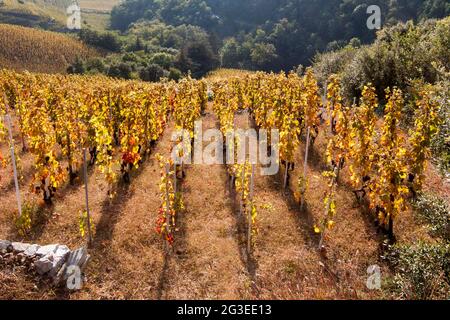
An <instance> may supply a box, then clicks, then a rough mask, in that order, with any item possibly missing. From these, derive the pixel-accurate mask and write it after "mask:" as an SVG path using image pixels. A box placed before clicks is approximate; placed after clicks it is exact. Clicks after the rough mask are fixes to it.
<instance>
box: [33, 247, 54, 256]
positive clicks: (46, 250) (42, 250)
mask: <svg viewBox="0 0 450 320" xmlns="http://www.w3.org/2000/svg"><path fill="white" fill-rule="evenodd" d="M57 248H58V245H57V244H49V245H47V246H42V247H40V248H39V250H37V251H36V255H37V256H42V257H44V256H46V255H48V254H50V253H54V252H56V249H57Z"/></svg>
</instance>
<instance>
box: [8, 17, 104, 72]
mask: <svg viewBox="0 0 450 320" xmlns="http://www.w3.org/2000/svg"><path fill="white" fill-rule="evenodd" d="M0 40H1V42H2V47H1V48H0V67H1V68H10V69H14V70H20V71H23V70H28V71H30V72H47V73H57V72H61V73H65V72H66V70H67V67H68V66H69V65H70V64H72V63H73V62H74V61H75V60H76V58H77V57H80V58H81V57H82V58H87V57H93V56H97V55H98V52H96V50H95V49H92V48H89V47H88V46H86V45H85V44H83V43H82V42H80V41H79V40H77V39H75V38H74V37H71V36H69V35H64V34H59V33H55V32H50V31H42V30H36V29H32V28H26V27H20V26H13V25H7V24H0Z"/></svg>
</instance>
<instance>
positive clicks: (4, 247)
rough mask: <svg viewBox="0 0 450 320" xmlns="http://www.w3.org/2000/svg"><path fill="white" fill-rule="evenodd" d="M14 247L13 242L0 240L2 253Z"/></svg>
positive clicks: (0, 251)
mask: <svg viewBox="0 0 450 320" xmlns="http://www.w3.org/2000/svg"><path fill="white" fill-rule="evenodd" d="M11 249H12V246H11V242H10V241H7V240H0V253H6V252H8V251H9V250H11Z"/></svg>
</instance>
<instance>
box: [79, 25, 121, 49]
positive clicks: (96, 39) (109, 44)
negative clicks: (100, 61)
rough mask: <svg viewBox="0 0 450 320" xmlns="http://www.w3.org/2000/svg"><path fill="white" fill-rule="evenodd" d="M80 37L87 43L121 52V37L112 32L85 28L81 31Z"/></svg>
mask: <svg viewBox="0 0 450 320" xmlns="http://www.w3.org/2000/svg"><path fill="white" fill-rule="evenodd" d="M79 38H80V40H81V41H83V42H84V43H86V44H89V45H91V46H95V47H98V48H102V49H105V50H108V51H112V52H119V51H120V50H121V48H122V43H121V41H120V39H119V37H118V36H117V35H115V34H114V33H112V32H97V31H94V30H90V29H86V28H83V29H81V31H80V33H79Z"/></svg>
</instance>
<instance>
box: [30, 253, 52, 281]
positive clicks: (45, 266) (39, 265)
mask: <svg viewBox="0 0 450 320" xmlns="http://www.w3.org/2000/svg"><path fill="white" fill-rule="evenodd" d="M34 267H35V268H36V272H37V273H39V274H40V275H41V276H42V275H44V274H46V273H47V272H49V271H50V270H51V269H52V267H53V261H50V259H49V257H47V256H45V257H43V258H40V259H39V260H37V261H35V262H34Z"/></svg>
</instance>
